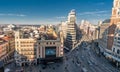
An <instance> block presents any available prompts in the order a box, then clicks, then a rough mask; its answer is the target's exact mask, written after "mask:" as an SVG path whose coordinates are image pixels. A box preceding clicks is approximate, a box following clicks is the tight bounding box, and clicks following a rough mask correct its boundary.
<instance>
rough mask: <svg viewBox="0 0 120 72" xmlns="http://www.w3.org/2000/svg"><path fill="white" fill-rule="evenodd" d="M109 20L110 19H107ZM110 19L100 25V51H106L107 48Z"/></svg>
mask: <svg viewBox="0 0 120 72" xmlns="http://www.w3.org/2000/svg"><path fill="white" fill-rule="evenodd" d="M107 20H109V19H107ZM109 24H110V20H109V21H108V22H106V20H105V21H103V22H102V24H100V25H99V38H98V46H99V48H100V52H102V53H104V52H105V51H106V49H107V40H108V28H109Z"/></svg>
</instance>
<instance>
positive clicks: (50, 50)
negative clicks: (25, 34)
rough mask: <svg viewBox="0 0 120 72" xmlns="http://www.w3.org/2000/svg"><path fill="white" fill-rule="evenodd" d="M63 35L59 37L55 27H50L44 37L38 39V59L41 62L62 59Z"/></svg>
mask: <svg viewBox="0 0 120 72" xmlns="http://www.w3.org/2000/svg"><path fill="white" fill-rule="evenodd" d="M62 38H63V37H59V36H58V35H57V33H56V32H55V31H54V29H53V28H51V27H49V28H48V29H47V31H46V34H44V35H43V36H42V37H40V38H39V39H37V46H38V48H37V59H38V62H39V63H46V62H49V61H58V60H62V57H63V42H62V40H63V39H62Z"/></svg>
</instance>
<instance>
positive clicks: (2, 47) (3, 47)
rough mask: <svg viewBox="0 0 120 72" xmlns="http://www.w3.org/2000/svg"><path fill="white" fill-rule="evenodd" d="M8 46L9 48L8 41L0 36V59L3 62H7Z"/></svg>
mask: <svg viewBox="0 0 120 72" xmlns="http://www.w3.org/2000/svg"><path fill="white" fill-rule="evenodd" d="M8 48H9V45H8V42H7V41H5V40H4V39H2V38H0V61H3V62H4V64H6V63H7V59H8V54H7V53H8Z"/></svg>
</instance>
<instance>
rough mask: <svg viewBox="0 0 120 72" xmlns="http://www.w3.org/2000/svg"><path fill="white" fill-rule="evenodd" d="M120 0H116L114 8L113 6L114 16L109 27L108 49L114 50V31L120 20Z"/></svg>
mask: <svg viewBox="0 0 120 72" xmlns="http://www.w3.org/2000/svg"><path fill="white" fill-rule="evenodd" d="M119 3H120V0H114V2H113V8H112V16H111V22H110V26H109V29H108V41H107V48H108V50H110V51H111V50H112V46H113V42H114V33H115V29H116V26H117V24H118V23H119V22H120V4H119Z"/></svg>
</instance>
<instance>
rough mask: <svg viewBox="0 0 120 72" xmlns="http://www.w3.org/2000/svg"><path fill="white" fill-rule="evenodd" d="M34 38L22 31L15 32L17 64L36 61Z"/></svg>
mask: <svg viewBox="0 0 120 72" xmlns="http://www.w3.org/2000/svg"><path fill="white" fill-rule="evenodd" d="M35 43H36V40H35V39H34V38H33V37H32V36H31V35H30V33H25V32H22V31H16V32H15V55H14V57H15V60H16V64H17V65H20V66H22V65H26V64H34V63H36V48H35V47H36V46H35Z"/></svg>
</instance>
